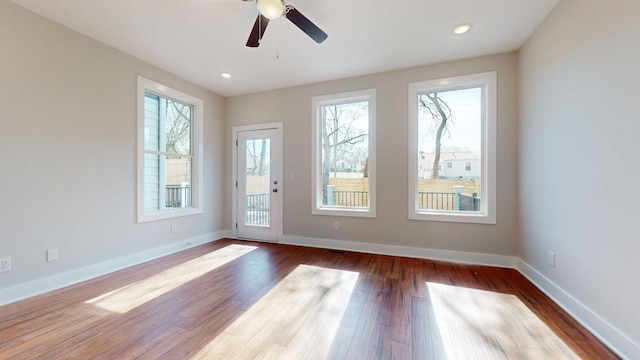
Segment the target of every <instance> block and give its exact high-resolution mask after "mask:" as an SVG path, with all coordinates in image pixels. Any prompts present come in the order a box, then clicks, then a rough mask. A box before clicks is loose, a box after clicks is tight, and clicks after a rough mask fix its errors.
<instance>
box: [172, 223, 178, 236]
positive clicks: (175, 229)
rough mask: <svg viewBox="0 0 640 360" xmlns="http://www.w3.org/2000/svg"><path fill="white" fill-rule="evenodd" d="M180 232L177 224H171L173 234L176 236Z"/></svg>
mask: <svg viewBox="0 0 640 360" xmlns="http://www.w3.org/2000/svg"><path fill="white" fill-rule="evenodd" d="M177 232H178V225H177V224H171V233H172V234H175V233H177Z"/></svg>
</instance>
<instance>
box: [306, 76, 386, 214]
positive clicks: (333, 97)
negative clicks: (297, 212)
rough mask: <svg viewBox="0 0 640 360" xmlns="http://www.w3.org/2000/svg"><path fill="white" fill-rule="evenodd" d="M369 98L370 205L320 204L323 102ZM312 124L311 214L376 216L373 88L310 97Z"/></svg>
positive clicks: (374, 106)
mask: <svg viewBox="0 0 640 360" xmlns="http://www.w3.org/2000/svg"><path fill="white" fill-rule="evenodd" d="M359 101H368V102H369V110H368V113H369V129H368V134H367V135H368V136H367V138H368V147H369V148H368V150H369V162H368V167H367V171H368V176H369V207H368V208H353V207H339V206H324V205H323V204H322V186H321V185H322V139H320V135H321V134H322V128H321V126H322V111H321V108H322V107H323V106H326V105H336V104H348V103H352V102H359ZM311 103H312V114H313V116H312V118H313V126H312V131H311V133H312V134H311V143H312V150H311V153H312V155H311V156H312V158H311V159H312V160H311V161H312V162H311V163H312V166H311V169H312V174H311V183H312V184H311V192H312V209H311V213H312V214H314V215H331V216H352V217H368V218H375V217H376V89H366V90H359V91H351V92H344V93H338V94H330V95H323V96H315V97H313V98H312V101H311Z"/></svg>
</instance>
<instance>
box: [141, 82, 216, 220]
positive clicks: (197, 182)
mask: <svg viewBox="0 0 640 360" xmlns="http://www.w3.org/2000/svg"><path fill="white" fill-rule="evenodd" d="M147 92H149V93H152V94H155V95H158V96H160V97H163V98H167V99H172V100H175V101H177V102H181V103H183V104H188V105H191V106H192V117H193V120H192V124H191V127H192V130H191V133H192V138H191V155H192V159H191V206H190V207H184V208H170V209H159V210H158V211H156V212H153V213H146V214H145V209H144V154H145V149H144V140H145V139H144V136H145V135H144V120H145V119H144V106H145V93H147ZM137 102H138V109H137V131H138V133H137V221H138V223H141V222H147V221H155V220H162V219H171V218H176V217H180V216H187V215H194V214H201V213H202V212H203V207H202V205H203V194H202V185H203V170H202V163H203V162H202V153H203V149H202V147H203V128H202V127H203V120H202V118H203V113H204V102H203V101H202V100H201V99H198V98H196V97H194V96H191V95H188V94H185V93H183V92H181V91H178V90H175V89H172V88H170V87H168V86H165V85H163V84H160V83H157V82H155V81H152V80H149V79H146V78H144V77H142V76H138V86H137Z"/></svg>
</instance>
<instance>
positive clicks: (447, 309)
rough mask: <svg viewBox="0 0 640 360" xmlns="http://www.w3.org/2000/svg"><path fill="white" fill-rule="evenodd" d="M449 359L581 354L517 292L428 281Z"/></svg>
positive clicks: (444, 349) (443, 344) (549, 357)
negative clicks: (565, 341) (571, 347)
mask: <svg viewBox="0 0 640 360" xmlns="http://www.w3.org/2000/svg"><path fill="white" fill-rule="evenodd" d="M427 288H428V291H429V297H430V298H431V303H432V305H433V313H432V315H433V316H434V317H435V319H434V321H435V322H436V323H437V329H433V331H436V330H437V331H438V332H439V334H438V336H439V338H440V343H441V344H442V352H444V354H443V356H445V357H446V358H447V359H579V357H578V356H577V355H576V354H575V353H574V352H573V351H572V350H571V349H570V348H569V347H568V346H567V345H565V343H564V342H563V341H562V340H561V339H560V338H559V337H558V336H557V335H556V334H555V333H554V332H553V331H552V330H551V329H550V328H549V327H548V326H547V325H546V324H545V323H544V322H543V321H542V320H540V319H539V318H538V317H537V316H536V315H535V314H534V313H533V312H531V310H529V308H527V306H526V305H525V304H524V303H523V302H522V301H520V299H518V298H517V297H516V296H515V295H510V294H501V293H496V292H491V291H484V290H476V289H469V288H464V287H457V286H452V285H444V284H438V283H431V282H427Z"/></svg>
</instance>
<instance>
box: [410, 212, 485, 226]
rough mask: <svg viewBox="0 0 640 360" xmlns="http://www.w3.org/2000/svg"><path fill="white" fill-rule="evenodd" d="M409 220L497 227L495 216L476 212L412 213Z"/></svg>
mask: <svg viewBox="0 0 640 360" xmlns="http://www.w3.org/2000/svg"><path fill="white" fill-rule="evenodd" d="M409 220H424V221H441V222H457V223H470V224H489V225H495V224H496V218H495V215H493V216H492V215H487V214H485V213H475V212H449V211H442V212H419V213H418V212H412V213H410V214H409Z"/></svg>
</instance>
